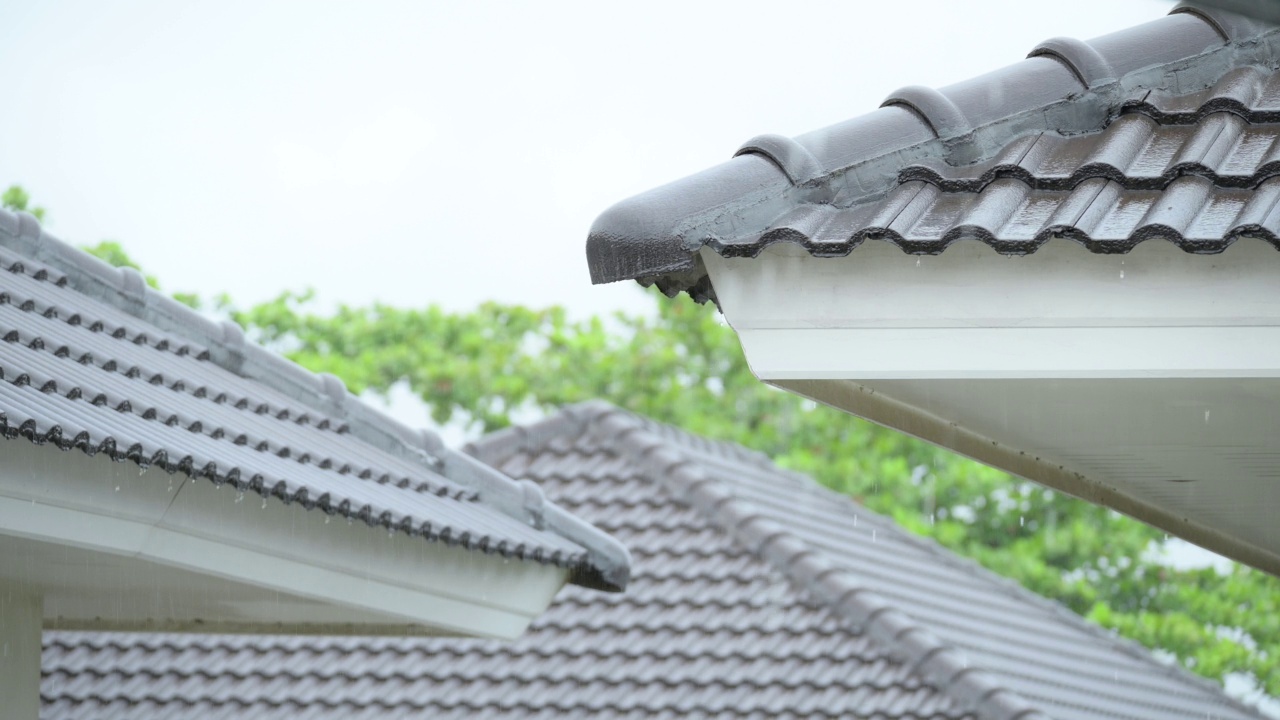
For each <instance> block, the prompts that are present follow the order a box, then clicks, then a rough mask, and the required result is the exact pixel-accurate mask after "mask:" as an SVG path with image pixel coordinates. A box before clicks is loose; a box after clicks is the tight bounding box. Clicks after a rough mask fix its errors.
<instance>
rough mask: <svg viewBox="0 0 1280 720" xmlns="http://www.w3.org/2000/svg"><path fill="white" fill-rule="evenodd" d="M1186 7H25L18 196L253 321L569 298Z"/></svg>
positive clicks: (10, 101) (12, 28)
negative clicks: (279, 311)
mask: <svg viewBox="0 0 1280 720" xmlns="http://www.w3.org/2000/svg"><path fill="white" fill-rule="evenodd" d="M1171 6H1172V3H1170V2H1164V1H1162V0H1125V1H1124V2H1117V1H1116V0H1075V1H1074V2H1071V3H1040V2H1028V1H1027V0H1009V1H1006V2H998V1H994V0H965V1H964V2H955V1H953V0H951V1H948V0H935V1H931V2H925V1H922V0H916V1H915V2H903V3H885V2H877V3H870V2H850V1H849V0H844V1H843V2H825V3H824V2H789V3H785V4H783V3H755V4H752V3H748V2H732V3H730V2H721V3H709V2H708V3H692V2H689V1H688V0H679V1H677V2H667V1H665V0H645V1H644V2H641V3H637V4H633V5H631V6H622V5H619V4H612V3H599V2H590V3H588V2H583V3H576V4H570V3H525V4H515V3H498V2H466V3H462V2H458V3H444V2H434V3H429V2H412V3H410V2H405V3H394V2H360V3H351V2H348V3H344V4H337V3H321V2H306V3H301V2H298V3H265V2H229V1H227V0H218V1H217V2H184V3H172V2H169V3H163V2H113V3H101V2H42V3H39V4H38V5H37V4H36V3H34V2H27V3H23V2H13V1H12V0H10V1H9V2H6V3H4V4H3V6H2V7H0V66H2V67H4V68H5V69H6V73H5V79H6V83H5V88H4V101H3V104H2V105H0V108H2V109H0V184H3V185H6V186H7V184H8V183H11V182H19V183H22V184H23V185H25V186H26V187H27V189H28V190H29V191H31V193H32V195H33V197H34V198H35V199H36V200H37V201H38V202H39V203H40V204H42V205H44V206H45V207H47V208H48V209H49V211H50V222H49V229H50V231H51V232H53V233H54V234H56V235H58V236H59V237H61V238H63V239H65V240H69V241H71V242H74V243H78V244H87V243H92V242H97V241H98V240H101V239H104V238H112V239H117V240H120V241H121V242H123V243H124V245H125V247H126V249H128V250H129V252H130V253H131V254H132V255H134V257H135V258H137V259H138V260H140V261H141V262H142V264H143V265H144V266H145V267H146V268H147V269H148V270H149V271H150V272H152V273H155V274H156V275H157V276H159V278H160V279H161V281H162V282H163V284H164V286H165V288H166V289H169V290H186V291H197V292H200V293H202V294H206V295H211V294H215V293H218V292H221V291H227V292H230V293H231V295H232V296H233V297H234V298H236V299H237V300H238V301H239V302H241V303H246V302H251V301H255V300H262V299H266V298H268V297H272V296H274V295H275V294H276V293H277V292H279V291H280V290H283V289H286V288H287V289H302V288H305V287H314V288H315V289H317V290H318V291H319V293H320V297H321V298H323V299H324V300H326V301H328V302H350V303H365V302H369V301H372V300H374V299H378V300H382V301H386V302H390V303H395V304H399V305H425V304H427V303H431V302H438V303H442V304H444V305H446V306H448V307H451V308H455V309H460V308H467V307H470V306H473V305H475V304H476V303H478V302H480V301H482V300H486V299H496V300H502V301H508V302H519V303H524V304H528V305H533V306H542V305H546V304H551V303H560V304H564V305H567V306H568V307H570V308H571V309H572V310H573V311H574V313H575V314H577V315H586V314H590V313H593V312H597V311H603V310H612V309H619V308H625V309H631V310H647V308H648V307H649V304H650V301H649V300H647V299H646V298H644V297H643V296H642V295H641V294H640V293H639V292H638V290H637V289H636V288H635V287H634V285H633V284H630V283H624V284H620V285H613V286H607V287H597V288H593V287H592V286H591V285H590V281H589V279H588V274H587V268H586V261H585V259H584V253H583V246H584V243H585V240H586V236H587V229H588V228H589V227H590V225H591V222H592V220H593V219H594V218H595V216H596V215H597V214H599V212H600V211H602V210H604V209H605V208H606V207H607V206H608V205H610V204H611V203H613V202H615V201H618V200H621V199H623V198H625V197H627V196H629V195H632V194H635V193H637V192H641V191H643V190H646V189H648V188H650V187H653V186H656V185H659V184H662V183H665V182H668V181H670V180H674V179H677V178H679V177H682V176H684V175H687V174H689V173H692V172H696V171H698V170H701V169H703V168H705V167H708V166H710V165H713V164H716V163H719V162H721V161H723V160H725V159H727V158H728V157H730V156H731V155H732V153H733V151H734V150H735V149H736V148H737V146H738V145H739V144H740V143H741V142H743V141H744V140H746V139H747V138H750V137H752V136H754V135H757V134H760V133H764V132H777V133H782V134H799V133H801V132H804V131H807V130H811V129H815V128H819V127H823V126H825V125H829V124H832V123H835V122H838V121H840V120H843V119H846V118H848V117H852V116H854V115H858V114H861V113H864V112H869V111H871V110H873V109H874V108H876V107H877V106H878V105H879V103H880V101H881V100H882V99H883V98H884V97H885V96H886V95H887V94H888V93H889V92H891V91H892V90H894V89H896V88H897V87H900V86H903V85H910V84H924V85H934V86H944V85H946V84H949V83H951V82H955V81H958V80H962V79H965V78H967V77H971V76H974V75H978V74H981V73H983V72H986V71H988V70H992V69H995V68H997V67H1000V66H1002V65H1006V64H1010V63H1013V62H1016V61H1017V60H1019V59H1021V58H1022V57H1024V56H1025V55H1026V53H1027V52H1028V51H1029V50H1030V49H1031V48H1032V47H1033V46H1035V44H1036V43H1038V42H1039V41H1041V40H1043V39H1045V38H1048V37H1052V36H1055V35H1068V36H1074V37H1079V38H1085V39H1087V38H1091V37H1095V36H1097V35H1101V34H1105V33H1108V32H1111V31H1114V30H1118V29H1122V28H1125V27H1128V26H1130V25H1134V24H1138V23H1140V22H1144V21H1146V20H1150V19H1154V18H1156V17H1159V16H1160V15H1162V14H1164V13H1165V12H1167V11H1168V9H1169V8H1170V7H1171Z"/></svg>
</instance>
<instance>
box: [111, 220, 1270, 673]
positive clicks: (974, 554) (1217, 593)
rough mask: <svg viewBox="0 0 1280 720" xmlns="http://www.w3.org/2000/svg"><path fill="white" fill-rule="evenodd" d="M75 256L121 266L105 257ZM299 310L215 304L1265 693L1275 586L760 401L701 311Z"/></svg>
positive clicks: (245, 322)
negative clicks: (759, 456) (761, 462)
mask: <svg viewBox="0 0 1280 720" xmlns="http://www.w3.org/2000/svg"><path fill="white" fill-rule="evenodd" d="M91 251H92V252H95V253H96V254H98V255H99V257H103V258H104V259H106V260H108V261H110V262H113V263H115V264H118V265H123V264H130V265H131V264H132V263H131V261H130V260H129V259H128V257H127V255H125V254H124V253H123V251H122V250H120V248H119V247H118V246H105V245H99V246H98V247H97V248H92V249H91ZM311 300H312V296H311V294H310V293H292V292H286V293H283V294H281V295H280V296H279V297H277V298H276V299H275V300H273V301H271V302H267V303H262V304H259V305H256V306H253V307H249V308H244V309H235V308H233V307H231V306H230V304H229V303H228V302H227V301H226V300H225V298H224V299H223V300H222V301H221V302H220V308H221V310H222V311H225V312H228V313H230V315H231V316H232V317H233V318H234V319H235V320H236V321H237V322H239V323H240V324H241V325H242V326H243V327H244V328H245V329H246V331H247V332H249V333H250V334H251V335H252V336H253V337H255V338H256V339H258V340H259V341H261V342H263V343H265V344H267V345H268V346H271V347H273V348H275V349H277V350H279V351H281V352H283V353H285V354H286V355H288V356H289V357H291V358H292V359H294V360H295V361H297V362H299V363H300V364H302V365H304V366H306V367H308V368H310V369H312V370H315V371H317V372H331V373H334V374H335V375H338V376H339V377H341V378H343V380H345V381H346V383H347V385H348V387H349V388H351V389H352V390H353V391H354V392H357V393H359V392H365V391H371V392H375V393H383V394H385V393H387V392H389V391H390V389H391V388H392V387H393V386H397V385H406V386H408V387H409V388H410V389H411V390H412V391H413V392H414V393H415V394H416V395H417V396H418V397H420V398H421V399H422V400H423V402H425V403H426V404H427V405H428V407H429V408H430V410H431V414H432V417H433V418H434V419H435V420H436V421H437V422H440V423H446V422H450V421H461V422H464V423H466V424H468V425H470V426H471V427H472V428H473V429H475V430H477V431H484V432H487V431H492V430H496V429H498V428H501V427H504V426H505V425H507V424H509V423H510V422H511V416H512V413H513V412H517V411H520V410H524V409H529V408H540V409H543V410H546V411H551V410H553V409H554V408H556V407H559V406H561V405H564V404H567V403H573V402H578V401H581V400H586V399H592V398H603V399H607V400H609V401H611V402H613V403H615V404H617V405H620V406H622V407H625V408H627V409H630V410H633V411H635V412H637V413H641V414H644V415H647V416H649V417H652V418H654V419H657V420H660V421H662V422H667V423H671V424H673V425H677V426H679V427H682V428H685V429H687V430H690V431H692V432H695V433H699V434H703V435H707V436H710V437H714V438H719V439H723V440H729V441H733V442H738V443H741V444H743V445H746V446H747V447H751V448H754V449H756V450H760V451H762V452H765V453H767V454H769V455H771V456H772V457H773V458H775V460H776V461H777V462H778V463H779V464H780V465H783V466H785V467H789V468H792V469H795V470H798V471H801V472H804V473H807V474H809V475H811V476H813V477H815V478H817V479H818V480H819V481H820V482H822V483H824V484H825V485H827V486H828V487H831V488H833V489H835V490H838V491H840V492H844V493H848V494H850V495H852V496H853V497H855V498H856V499H858V500H859V501H860V502H862V503H863V504H864V505H866V506H867V507H869V508H871V509H872V510H875V511H877V512H880V513H883V514H886V515H889V516H891V517H893V518H894V519H895V520H896V521H897V522H899V523H900V524H902V525H903V526H905V527H906V528H908V529H910V530H912V531H914V532H916V533H919V534H921V535H925V536H928V537H932V538H934V539H935V540H937V541H938V542H939V543H941V544H942V545H944V546H946V547H948V548H950V549H952V550H955V551H956V552H958V553H960V554H962V555H965V556H968V557H970V558H973V559H975V560H976V561H978V562H980V563H982V564H983V565H985V566H986V567H988V568H990V569H992V570H994V571H995V572H997V573H1000V574H1002V575H1005V576H1007V577H1010V578H1013V579H1014V580H1016V581H1018V582H1019V583H1021V584H1023V585H1024V586H1026V587H1028V588H1030V589H1031V590H1034V591H1035V592H1037V593H1039V594H1041V595H1044V596H1046V597H1049V598H1052V599H1054V600H1057V601H1060V602H1062V603H1064V604H1066V605H1067V606H1069V607H1070V608H1072V609H1073V610H1075V611H1076V612H1078V613H1080V614H1081V615H1084V616H1086V617H1088V618H1090V619H1092V620H1093V621H1095V622H1097V623H1099V624H1101V625H1102V626H1104V627H1107V628H1110V629H1112V630H1115V631H1116V632H1118V633H1120V634H1121V635H1124V636H1126V637H1129V638H1131V639H1134V640H1136V641H1138V642H1140V643H1142V644H1144V645H1146V646H1148V647H1151V648H1158V649H1161V650H1164V651H1166V652H1169V653H1172V654H1173V655H1174V656H1175V657H1176V658H1177V660H1178V661H1179V662H1181V663H1182V664H1183V665H1184V666H1185V667H1187V668H1189V669H1191V670H1193V671H1195V672H1197V673H1199V674H1201V675H1204V676H1205V677H1209V678H1214V679H1218V680H1221V679H1222V678H1223V677H1224V676H1225V675H1227V674H1230V673H1239V674H1243V675H1246V676H1248V677H1251V678H1252V679H1253V680H1254V681H1256V682H1257V683H1258V685H1259V686H1261V687H1262V688H1263V689H1264V690H1265V691H1266V692H1267V693H1268V694H1270V695H1272V696H1277V695H1280V580H1278V579H1277V578H1275V577H1272V576H1270V575H1267V574H1265V573H1262V572H1259V571H1256V570H1252V569H1250V568H1247V567H1244V566H1240V565H1235V566H1233V567H1232V568H1231V569H1230V570H1229V571H1228V572H1226V573H1225V574H1223V573H1219V572H1218V571H1216V570H1213V569H1198V570H1176V569H1173V568H1170V567H1168V566H1166V565H1165V564H1163V563H1161V562H1160V561H1159V559H1158V558H1157V557H1156V554H1155V553H1153V552H1152V550H1153V549H1154V548H1156V547H1158V546H1159V544H1160V543H1161V542H1162V541H1164V540H1165V539H1167V537H1166V536H1165V535H1164V534H1163V533H1161V532H1159V531H1157V530H1154V529H1153V528H1151V527H1149V526H1147V525H1144V524H1142V523H1140V522H1137V521H1135V520H1132V519H1130V518H1127V517H1124V516H1122V515H1119V514H1118V513H1115V512H1113V511H1110V510H1107V509H1104V508H1100V507H1097V506H1094V505H1091V504H1089V503H1086V502H1083V501H1080V500H1076V499H1074V498H1070V497H1067V496H1064V495H1061V494H1059V493H1055V492H1052V491H1050V490H1045V489H1043V488H1041V487H1039V486H1037V485H1034V484H1032V483H1030V482H1026V481H1024V480H1020V479H1018V478H1014V477H1011V476H1009V475H1007V474H1005V473H1002V472H1000V471H997V470H994V469H992V468H989V467H986V466H984V465H981V464H978V463H976V462H972V461H969V460H967V459H964V458H961V457H958V456H956V455H954V454H952V453H950V452H948V451H945V450H942V449H940V448H937V447H934V446H931V445H929V444H926V443H924V442H921V441H918V440H915V439H913V438H909V437H907V436H904V435H902V434H900V433H897V432H894V431H891V430H888V429H885V428H882V427H879V426H876V425H873V424H870V423H867V422H865V421H862V420H859V419H857V418H853V417H850V416H848V415H846V414H844V413H841V412H839V411H835V410H832V409H830V408H827V407H825V406H820V405H817V404H814V403H812V402H809V401H806V400H802V399H800V398H797V397H795V396H793V395H790V394H787V393H784V392H780V391H778V390H775V389H773V388H770V387H768V386H766V385H764V384H762V383H760V382H759V381H758V380H756V378H755V377H754V376H753V375H752V374H751V372H750V370H749V368H748V367H747V364H746V360H745V359H744V357H743V355H742V351H741V349H740V347H739V345H738V342H737V339H736V337H735V336H734V334H733V332H732V331H731V330H730V329H729V328H728V327H726V326H725V325H724V324H723V323H722V322H721V320H720V318H719V316H718V315H717V314H716V313H715V311H714V308H710V307H704V306H699V305H696V304H694V303H693V302H692V301H691V300H689V299H688V298H685V297H683V296H682V297H680V298H676V299H674V300H668V299H665V298H662V299H661V300H660V301H659V302H658V312H657V314H656V316H655V317H637V316H630V315H623V314H616V315H614V316H612V317H609V318H605V319H602V318H591V319H587V320H573V319H571V318H570V317H569V316H568V315H567V313H566V312H565V311H564V310H562V309H560V308H547V309H542V310H534V309H529V308H525V307H520V306H513V305H500V304H495V303H487V304H484V305H481V306H480V307H478V308H476V309H475V310H473V311H470V312H448V311H445V310H442V309H441V308H439V307H435V306H429V307H426V308H396V307H390V306H385V305H373V306H371V307H348V306H342V307H340V308H339V309H338V310H337V311H336V312H332V313H319V312H315V311H314V310H313V309H312V305H311Z"/></svg>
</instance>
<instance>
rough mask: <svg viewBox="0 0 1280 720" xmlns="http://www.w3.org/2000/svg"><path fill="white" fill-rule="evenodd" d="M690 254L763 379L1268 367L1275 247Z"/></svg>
mask: <svg viewBox="0 0 1280 720" xmlns="http://www.w3.org/2000/svg"><path fill="white" fill-rule="evenodd" d="M702 257H703V261H704V262H705V264H706V266H707V269H708V271H709V273H710V275H711V280H712V284H713V285H714V287H715V289H716V295H717V297H718V298H719V300H720V304H721V307H722V309H723V310H724V313H725V317H726V319H727V320H728V321H729V323H730V325H732V326H733V328H734V329H735V330H736V331H737V332H738V335H739V337H740V338H741V341H742V343H743V348H744V350H745V352H746V354H747V359H748V361H749V362H750V363H751V367H752V369H753V370H754V371H755V372H756V373H757V375H758V376H759V377H760V378H761V379H765V380H799V379H805V380H807V379H910V378H919V379H928V378H932V379H944V378H946V379H960V378H966V377H972V378H1037V377H1046V378H1067V377H1071V378H1127V377H1277V376H1280V292H1278V291H1277V286H1276V283H1275V278H1277V277H1280V253H1277V252H1276V251H1275V250H1274V249H1273V248H1271V247H1270V246H1269V245H1266V244H1265V243H1262V242H1260V241H1255V240H1248V239H1246V240H1241V241H1239V242H1237V243H1236V244H1235V245H1234V246H1232V247H1231V248H1229V249H1228V250H1227V251H1226V252H1224V253H1222V254H1221V255H1216V256H1202V255H1191V254H1188V253H1186V252H1184V251H1182V250H1181V249H1179V248H1177V247H1175V246H1173V245H1171V244H1169V243H1165V242H1160V241H1149V242H1146V243H1143V244H1141V245H1139V246H1138V247H1137V248H1136V249H1135V250H1134V251H1133V252H1131V253H1130V254H1128V255H1124V256H1117V255H1098V254H1095V253H1091V252H1089V251H1087V250H1085V249H1084V248H1082V247H1080V246H1079V245H1077V244H1075V243H1073V242H1071V241H1067V240H1058V241H1051V242H1050V243H1048V244H1047V245H1046V246H1044V247H1043V248H1041V249H1040V250H1039V251H1037V252H1036V253H1034V254H1032V255H1029V256H1026V257H1016V258H1013V257H1005V256H1000V255H997V254H996V253H995V252H994V251H993V250H991V249H990V248H988V247H987V246H985V245H982V244H981V243H978V242H976V241H962V242H960V243H957V244H956V245H955V246H953V247H951V248H948V249H947V250H946V251H945V252H943V253H942V254H941V255H938V256H928V257H915V256H909V255H905V254H904V253H903V252H902V251H901V250H899V249H898V248H897V247H895V246H892V245H890V244H889V243H885V242H880V241H867V242H866V243H864V245H863V246H861V247H859V248H857V249H855V250H854V251H853V252H852V253H850V254H849V255H848V256H846V257H843V258H814V257H811V256H810V255H809V254H808V253H807V252H806V251H804V250H803V249H801V248H798V247H795V246H791V245H777V246H773V247H771V248H769V249H767V250H766V251H765V252H764V253H762V254H761V255H760V257H757V258H750V259H747V258H742V259H725V258H721V257H720V256H719V255H717V254H716V253H715V252H713V251H711V250H708V249H704V250H703V251H702Z"/></svg>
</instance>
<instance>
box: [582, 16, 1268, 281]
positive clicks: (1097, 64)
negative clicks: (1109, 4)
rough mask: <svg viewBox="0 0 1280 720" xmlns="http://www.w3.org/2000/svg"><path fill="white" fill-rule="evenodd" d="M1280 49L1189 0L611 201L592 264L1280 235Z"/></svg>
mask: <svg viewBox="0 0 1280 720" xmlns="http://www.w3.org/2000/svg"><path fill="white" fill-rule="evenodd" d="M1277 50H1280V32H1277V30H1276V29H1275V28H1274V27H1272V26H1270V25H1266V24H1263V23H1260V22H1258V21H1254V20H1249V19H1246V18H1242V17H1239V16H1236V15H1232V14H1230V13H1227V12H1222V11H1217V10H1209V9H1205V8H1203V7H1198V6H1194V5H1182V6H1179V7H1178V8H1176V9H1175V10H1174V12H1173V14H1171V15H1169V16H1168V17H1165V18H1162V19H1159V20H1156V21H1154V22H1151V23H1147V24H1145V25H1140V26H1137V27H1134V28H1130V29H1128V30H1124V31H1121V32H1118V33H1115V34H1113V35H1108V36H1105V37H1102V38H1098V39H1096V40H1093V41H1090V42H1081V41H1078V40H1070V39H1065V38H1054V39H1052V40H1049V41H1046V42H1044V43H1041V44H1040V45H1039V46H1037V47H1036V48H1035V49H1033V50H1032V52H1031V54H1030V55H1029V56H1028V58H1027V59H1026V60H1024V61H1022V62H1020V63H1018V64H1016V65H1012V66H1009V67H1006V68H1003V69H1001V70H997V71H995V72H993V73H990V74H988V75H984V76H981V77H978V78H974V79H973V80H969V81H966V82H963V83H959V84H957V85H954V86H952V87H949V88H944V89H942V90H933V89H929V88H921V87H910V88H904V89H903V90H899V91H897V92H895V93H892V94H891V95H890V96H889V98H888V99H887V100H886V101H885V103H884V106H882V107H881V109H879V110H877V111H875V112H873V113H870V114H868V115H865V116H862V117H860V118H854V119H853V120H849V121H846V122H844V123H841V124H839V125H836V126H833V127H830V128H826V129H823V130H819V131H815V132H812V133H808V134H806V135H802V136H800V137H798V138H795V139H789V138H782V137H778V136H762V137H759V138H755V139H752V140H750V141H748V142H747V143H745V144H744V145H743V147H742V149H741V150H740V151H739V154H738V156H737V157H735V158H734V159H733V160H732V161H730V162H729V163H726V164H724V165H721V166H719V167H717V168H713V169H711V170H708V171H705V172H703V173H700V174H698V175H694V176H692V177H690V178H687V179H685V180H681V181H677V182H675V183H672V184H670V185H667V186H664V187H662V188H659V189H656V190H653V191H650V192H648V193H645V194H642V195H639V196H637V197H635V198H632V199H630V200H626V201H623V202H622V203H619V204H618V205H615V206H614V207H613V208H610V209H609V210H607V211H606V212H605V213H604V214H602V215H601V216H600V218H599V219H598V220H597V221H596V224H595V225H594V226H593V228H592V231H591V235H590V237H589V238H588V242H587V255H588V262H589V265H590V267H591V274H592V279H593V281H595V282H612V281H615V280H622V279H636V280H639V281H640V282H641V283H642V284H646V285H647V284H657V285H658V286H659V287H660V288H662V289H663V290H664V291H666V292H668V293H669V294H672V293H675V292H679V291H687V292H689V293H690V294H691V295H693V296H694V297H695V299H698V300H709V299H714V289H713V288H712V287H711V285H710V282H709V280H708V278H707V276H706V272H705V269H703V268H702V265H701V261H700V260H699V258H698V256H697V252H698V251H699V249H700V248H702V247H708V248H711V249H713V250H715V251H717V252H718V253H720V254H722V255H725V256H730V257H754V256H755V255H757V254H759V252H760V251H761V250H762V249H763V248H764V247H766V246H768V245H770V244H773V243H780V242H784V243H794V244H798V245H800V246H802V247H804V248H805V249H807V250H808V251H809V252H810V253H812V254H814V255H816V256H838V255H844V254H847V253H849V252H850V251H851V250H853V248H855V247H857V246H858V245H859V244H860V243H862V242H863V241H864V240H867V239H875V240H885V241H888V242H891V243H893V244H895V245H897V246H898V247H900V248H901V249H902V250H903V251H905V252H907V253H913V254H933V253H939V252H942V251H943V250H944V249H945V248H946V247H947V246H948V245H950V244H951V243H953V242H955V241H956V240H958V239H966V238H968V239H976V240H979V241H981V242H984V243H986V244H988V245H990V246H991V247H993V248H994V249H995V250H996V251H998V252H1000V253H1004V254H1014V255H1016V254H1025V253H1029V252H1034V251H1035V250H1036V249H1037V248H1038V247H1039V246H1040V245H1042V244H1044V243H1045V242H1046V241H1048V240H1049V239H1053V238H1068V239H1071V240H1075V241H1076V242H1079V243H1081V244H1083V245H1085V246H1086V247H1088V248H1089V249H1090V250H1092V251H1094V252H1101V253H1124V252H1128V251H1129V250H1131V249H1132V248H1133V247H1134V246H1135V245H1136V244H1138V243H1140V242H1143V241H1145V240H1149V239H1163V240H1167V241H1169V242H1173V243H1175V244H1177V245H1179V246H1180V247H1182V249H1184V250H1186V251H1187V252H1191V253H1218V252H1221V251H1222V250H1224V249H1225V248H1226V247H1227V246H1229V245H1230V244H1231V243H1232V242H1234V241H1235V240H1236V239H1238V238H1240V237H1245V236H1247V237H1258V238H1261V239H1263V240H1266V241H1268V242H1270V243H1272V244H1273V245H1276V246H1277V247H1280V215H1277V214H1276V212H1275V210H1276V208H1275V200H1276V195H1275V190H1276V189H1275V181H1274V178H1275V177H1276V176H1277V175H1280V142H1277V139H1278V138H1280V73H1278V72H1277V71H1276V60H1275V58H1276V57H1278V56H1280V53H1277ZM1171 207H1172V208H1173V210H1172V211H1170V210H1169V208H1171Z"/></svg>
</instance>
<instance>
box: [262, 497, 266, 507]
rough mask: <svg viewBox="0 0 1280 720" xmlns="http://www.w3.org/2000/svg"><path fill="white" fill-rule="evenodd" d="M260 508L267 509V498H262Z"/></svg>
mask: <svg viewBox="0 0 1280 720" xmlns="http://www.w3.org/2000/svg"><path fill="white" fill-rule="evenodd" d="M262 509H263V510H266V509H267V499H266V498H262Z"/></svg>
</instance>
